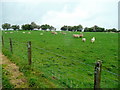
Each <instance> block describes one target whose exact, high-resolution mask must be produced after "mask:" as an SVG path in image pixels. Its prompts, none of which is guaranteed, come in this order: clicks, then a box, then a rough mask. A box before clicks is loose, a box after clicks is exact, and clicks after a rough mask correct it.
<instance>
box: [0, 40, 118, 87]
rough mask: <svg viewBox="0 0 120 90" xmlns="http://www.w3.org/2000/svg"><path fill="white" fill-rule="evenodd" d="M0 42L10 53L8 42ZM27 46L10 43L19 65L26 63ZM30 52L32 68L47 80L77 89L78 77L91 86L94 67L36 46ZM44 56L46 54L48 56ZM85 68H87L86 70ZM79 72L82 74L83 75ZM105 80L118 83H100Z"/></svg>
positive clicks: (108, 72) (24, 43)
mask: <svg viewBox="0 0 120 90" xmlns="http://www.w3.org/2000/svg"><path fill="white" fill-rule="evenodd" d="M1 42H2V45H3V48H5V49H7V50H8V51H9V52H11V51H10V48H11V47H10V41H9V40H4V39H2V41H1ZM3 43H4V44H3ZM28 45H29V44H28V42H19V41H12V49H13V54H15V55H16V56H17V57H19V58H20V60H18V61H17V62H19V63H20V62H22V60H24V61H23V62H22V63H23V64H24V63H25V64H27V63H28V58H29V56H28V47H27V46H28ZM31 51H32V52H31V53H32V58H31V59H32V65H33V66H34V68H36V69H38V70H40V71H43V72H44V74H45V76H46V77H47V78H48V79H54V80H56V81H57V82H58V83H60V84H64V85H66V86H68V87H79V84H77V83H78V82H80V79H78V78H79V77H81V78H84V80H85V81H88V80H89V81H90V82H91V81H92V82H91V84H93V80H94V78H93V75H94V67H95V66H94V65H91V64H88V63H85V62H82V61H80V60H76V59H70V58H69V57H68V56H64V55H61V54H59V53H55V52H53V51H50V50H47V49H45V48H41V47H38V46H32V50H31ZM44 54H47V55H48V56H47V55H44ZM86 66H87V67H88V68H86ZM81 72H83V74H82V73H81ZM102 73H106V74H107V75H108V74H109V75H113V76H114V77H115V78H116V77H119V76H120V75H118V74H117V73H114V72H111V71H108V70H105V69H102ZM102 75H104V74H102ZM86 76H87V77H86ZM66 77H67V78H66ZM74 77H75V78H74ZM103 77H104V76H102V78H103ZM82 80H83V79H82ZM106 80H109V81H110V82H114V83H115V84H117V83H118V82H119V81H118V80H113V79H110V78H107V77H105V79H104V80H102V82H101V83H104V82H105V81H106ZM84 83H85V82H83V84H84ZM73 84H74V85H73Z"/></svg>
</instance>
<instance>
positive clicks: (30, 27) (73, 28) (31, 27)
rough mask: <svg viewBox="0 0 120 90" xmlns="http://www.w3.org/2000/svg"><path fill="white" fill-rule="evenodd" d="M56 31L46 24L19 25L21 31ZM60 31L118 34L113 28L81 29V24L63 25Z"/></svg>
mask: <svg viewBox="0 0 120 90" xmlns="http://www.w3.org/2000/svg"><path fill="white" fill-rule="evenodd" d="M2 28H3V29H4V30H9V29H13V30H20V26H19V25H11V24H9V23H4V24H2ZM36 29H37V30H40V29H41V30H49V31H51V30H54V31H55V30H56V28H55V27H54V26H52V25H48V24H44V25H37V24H36V23H35V22H31V23H30V24H24V25H21V30H36ZM60 30H61V31H80V32H81V31H84V32H120V30H117V29H115V28H112V29H105V28H103V27H99V26H97V25H94V26H93V27H85V28H84V29H83V26H82V25H81V24H79V25H77V26H67V25H64V26H62V27H61V28H60Z"/></svg>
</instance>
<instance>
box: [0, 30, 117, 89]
mask: <svg viewBox="0 0 120 90" xmlns="http://www.w3.org/2000/svg"><path fill="white" fill-rule="evenodd" d="M6 32H11V31H6ZM12 32H14V33H5V31H3V32H2V34H3V37H4V48H3V52H4V54H5V55H6V56H8V57H9V58H10V59H11V61H13V62H15V63H16V64H17V65H18V66H19V67H20V71H22V72H24V74H25V76H26V77H27V78H28V80H29V83H30V87H35V88H36V87H39V88H64V87H65V88H93V87H94V66H95V62H96V61H98V60H101V61H102V69H103V70H102V75H101V88H117V87H118V75H116V74H118V33H105V32H84V37H85V38H86V39H87V40H86V42H85V43H84V42H82V39H81V38H73V36H72V35H73V34H77V33H79V32H66V33H67V34H66V35H63V34H61V33H60V32H59V31H58V34H57V35H53V34H51V33H50V32H43V31H30V32H31V34H28V32H29V31H24V32H26V33H22V32H23V31H18V32H16V31H12ZM40 33H43V35H40ZM92 37H95V38H96V41H95V43H91V42H90V39H91V38H92ZM9 38H11V39H12V41H13V54H11V52H10V50H9V47H10V46H9ZM28 41H31V43H32V65H31V67H30V66H29V65H28V59H27V42H28ZM33 72H34V73H33Z"/></svg>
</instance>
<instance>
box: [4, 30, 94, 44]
mask: <svg viewBox="0 0 120 90" xmlns="http://www.w3.org/2000/svg"><path fill="white" fill-rule="evenodd" d="M17 32H18V31H17ZM5 33H8V32H5ZM9 33H13V32H9ZM22 33H24V34H25V33H28V34H31V32H22ZM51 33H52V34H54V35H56V34H58V33H57V32H53V31H52V32H51ZM60 33H61V34H63V35H65V34H66V33H65V32H60ZM40 35H43V33H40ZM83 36H84V35H83V34H82V33H81V34H73V37H74V38H82V41H83V42H86V38H83ZM90 41H91V43H94V42H95V37H92V38H91V40H90Z"/></svg>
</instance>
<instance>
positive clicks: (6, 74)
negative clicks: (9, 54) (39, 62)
mask: <svg viewBox="0 0 120 90" xmlns="http://www.w3.org/2000/svg"><path fill="white" fill-rule="evenodd" d="M8 77H9V72H8V71H6V70H5V69H2V86H3V87H2V88H14V85H12V84H11V83H10V82H9V78H8Z"/></svg>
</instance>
